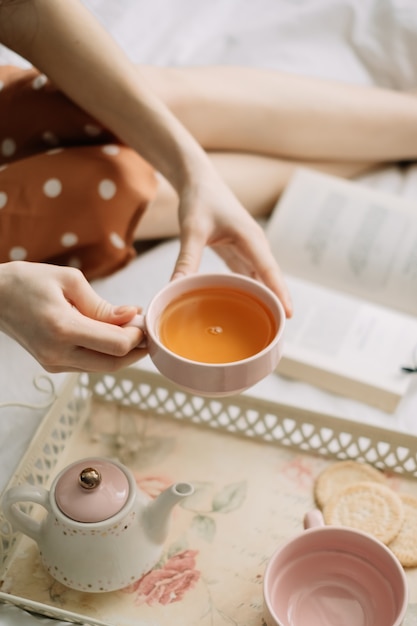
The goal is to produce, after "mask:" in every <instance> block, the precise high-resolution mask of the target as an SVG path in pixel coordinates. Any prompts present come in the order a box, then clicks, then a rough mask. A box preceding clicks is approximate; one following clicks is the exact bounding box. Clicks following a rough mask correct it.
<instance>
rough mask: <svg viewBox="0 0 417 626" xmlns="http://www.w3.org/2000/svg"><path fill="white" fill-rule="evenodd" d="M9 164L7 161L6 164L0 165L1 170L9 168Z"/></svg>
mask: <svg viewBox="0 0 417 626" xmlns="http://www.w3.org/2000/svg"><path fill="white" fill-rule="evenodd" d="M7 168H8V165H7V163H6V164H5V165H0V172H3V171H4V170H7Z"/></svg>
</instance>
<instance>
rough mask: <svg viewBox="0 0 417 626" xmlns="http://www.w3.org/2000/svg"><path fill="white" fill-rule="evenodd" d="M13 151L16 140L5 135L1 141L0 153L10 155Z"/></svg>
mask: <svg viewBox="0 0 417 626" xmlns="http://www.w3.org/2000/svg"><path fill="white" fill-rule="evenodd" d="M15 151H16V142H15V141H14V139H10V137H7V139H3V141H2V142H1V153H2V154H3V155H4V156H11V155H12V154H14V152H15Z"/></svg>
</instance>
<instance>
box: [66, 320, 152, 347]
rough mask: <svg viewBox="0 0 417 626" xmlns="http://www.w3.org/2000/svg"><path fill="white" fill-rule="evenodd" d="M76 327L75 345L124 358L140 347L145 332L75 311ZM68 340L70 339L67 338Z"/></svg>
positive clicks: (134, 327)
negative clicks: (98, 319)
mask: <svg viewBox="0 0 417 626" xmlns="http://www.w3.org/2000/svg"><path fill="white" fill-rule="evenodd" d="M73 315H74V316H75V318H76V322H75V324H76V326H75V327H74V324H73V325H72V326H73V328H74V332H73V336H72V337H71V340H72V342H73V344H74V345H76V346H79V347H80V348H85V349H87V350H92V351H95V352H98V353H102V354H103V355H111V356H116V357H123V356H125V355H127V354H128V353H129V352H130V351H131V350H133V349H134V348H136V347H137V346H139V345H140V343H141V342H142V341H143V339H144V336H145V335H144V331H143V329H141V328H138V327H136V326H124V327H121V326H118V325H116V324H109V323H107V322H100V321H97V320H93V319H91V318H89V317H85V316H83V315H82V314H81V313H80V312H79V311H74V313H73ZM67 340H68V337H67Z"/></svg>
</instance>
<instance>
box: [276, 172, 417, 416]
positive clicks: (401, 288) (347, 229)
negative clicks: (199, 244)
mask: <svg viewBox="0 0 417 626" xmlns="http://www.w3.org/2000/svg"><path fill="white" fill-rule="evenodd" d="M266 233H267V236H268V238H269V241H270V244H271V247H272V250H273V252H274V255H275V256H276V258H277V260H278V262H279V264H280V266H281V268H282V270H283V271H284V274H285V276H286V279H287V283H288V286H289V288H290V291H291V295H292V298H293V303H294V316H293V318H292V319H290V320H289V321H288V324H287V332H286V337H285V341H284V344H285V346H284V355H283V358H282V361H281V362H280V364H279V366H278V373H280V374H282V375H284V376H289V377H291V378H296V379H298V380H303V381H305V382H309V383H311V384H314V385H317V386H318V387H322V388H324V389H326V390H328V391H332V392H335V393H339V394H342V395H344V396H347V397H350V398H354V399H356V400H360V401H362V402H366V403H368V404H371V405H374V406H377V407H379V408H381V409H383V410H384V411H388V412H391V411H394V410H395V408H396V406H397V404H398V402H399V400H400V398H401V397H402V396H403V395H404V393H405V392H406V390H407V387H408V385H409V383H410V380H411V378H412V376H413V374H412V373H406V372H404V371H403V369H402V368H403V367H406V368H410V369H413V368H415V367H416V359H417V199H416V204H415V205H414V203H411V202H410V201H406V200H403V199H399V198H396V197H395V196H390V195H388V194H385V193H381V192H377V191H373V190H371V189H366V188H364V187H362V186H360V185H359V184H357V183H355V182H348V181H344V180H341V179H339V178H336V177H333V176H328V175H324V174H319V173H316V172H314V171H311V170H307V169H301V168H300V169H299V170H297V171H296V173H295V174H294V176H293V178H292V179H291V181H290V184H289V185H288V187H287V189H286V190H285V192H284V194H283V195H282V197H281V199H280V200H279V202H278V204H277V206H276V208H275V210H274V211H273V213H272V216H271V218H270V220H269V222H268V224H267V226H266ZM415 375H416V376H417V374H415Z"/></svg>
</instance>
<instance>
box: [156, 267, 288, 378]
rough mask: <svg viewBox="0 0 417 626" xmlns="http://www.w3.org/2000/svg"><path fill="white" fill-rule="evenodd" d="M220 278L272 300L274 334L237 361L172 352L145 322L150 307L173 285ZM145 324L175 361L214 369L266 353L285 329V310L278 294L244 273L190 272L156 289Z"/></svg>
mask: <svg viewBox="0 0 417 626" xmlns="http://www.w3.org/2000/svg"><path fill="white" fill-rule="evenodd" d="M219 279H220V282H224V283H231V282H234V281H236V280H237V281H239V282H242V283H246V284H250V285H251V286H253V287H255V289H256V290H258V291H259V292H261V293H263V294H265V295H266V296H267V297H269V298H270V299H271V301H272V302H274V304H275V306H276V308H277V309H278V311H279V320H278V327H277V331H276V333H275V336H274V337H273V339H272V340H271V341H270V342H269V343H268V345H267V346H265V348H263V349H262V350H260V351H259V352H256V353H255V354H252V355H251V356H249V357H246V358H245V359H240V360H238V361H226V362H224V363H222V362H218V363H207V362H205V361H195V360H193V359H188V358H186V357H184V356H181V355H180V354H177V353H176V352H173V351H172V350H170V349H169V348H168V347H167V346H166V345H165V344H164V343H162V341H161V340H160V338H159V336H158V334H157V332H156V325H155V327H154V328H150V326H149V324H148V322H147V316H148V313H149V312H150V311H152V308H153V307H154V306H155V305H156V303H157V301H158V300H159V299H160V298H161V297H163V295H164V294H165V293H166V292H167V291H170V290H171V289H174V287H175V285H178V284H181V283H187V284H189V283H193V282H197V283H213V286H214V281H218V280H219ZM192 289H193V287H192V286H190V288H189V289H186V290H184V291H183V292H182V293H187V292H188V291H191V290H192ZM156 322H157V320H156ZM145 324H146V332H147V333H148V334H149V335H151V337H152V341H153V342H154V343H155V344H156V345H157V346H158V348H159V349H160V350H162V351H164V352H165V353H167V354H169V355H170V356H172V358H175V359H176V360H177V361H180V362H182V363H186V364H191V365H194V366H200V367H204V369H216V368H219V367H221V368H230V367H236V366H237V365H239V366H240V365H242V366H244V365H246V364H247V363H250V362H252V361H255V360H258V359H261V358H262V357H263V356H264V355H265V354H267V353H268V352H269V351H270V350H271V349H273V348H274V346H275V345H276V344H277V343H278V342H279V341H280V340H281V338H282V335H283V333H284V330H285V325H286V316H285V310H284V306H283V304H282V302H281V301H280V299H279V298H278V296H277V295H276V294H275V293H274V292H273V291H272V289H270V288H269V287H267V285H265V284H264V283H261V282H260V281H258V280H256V279H254V278H252V277H250V276H245V275H244V274H238V273H236V272H229V273H228V272H224V273H221V272H217V273H216V272H211V273H206V274H204V273H199V274H191V275H187V276H182V277H181V278H177V279H175V280H174V281H171V282H169V283H167V284H166V285H165V286H164V287H163V288H162V289H161V290H160V291H158V293H156V294H155V296H154V297H153V298H152V300H151V302H150V304H149V306H148V308H147V311H146V313H145Z"/></svg>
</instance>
